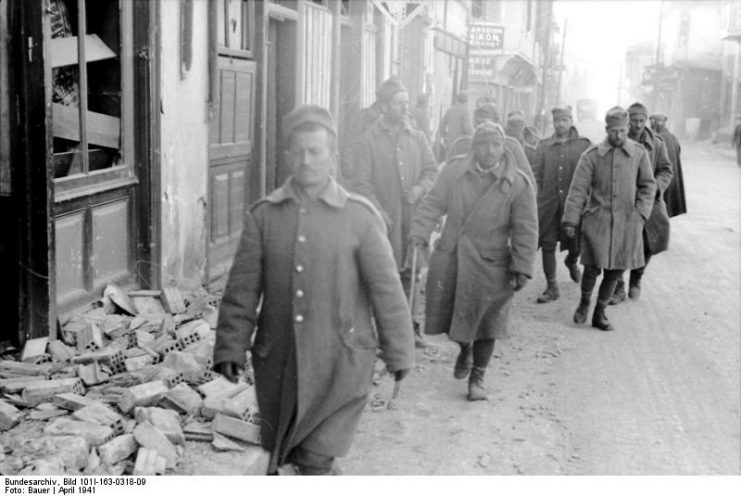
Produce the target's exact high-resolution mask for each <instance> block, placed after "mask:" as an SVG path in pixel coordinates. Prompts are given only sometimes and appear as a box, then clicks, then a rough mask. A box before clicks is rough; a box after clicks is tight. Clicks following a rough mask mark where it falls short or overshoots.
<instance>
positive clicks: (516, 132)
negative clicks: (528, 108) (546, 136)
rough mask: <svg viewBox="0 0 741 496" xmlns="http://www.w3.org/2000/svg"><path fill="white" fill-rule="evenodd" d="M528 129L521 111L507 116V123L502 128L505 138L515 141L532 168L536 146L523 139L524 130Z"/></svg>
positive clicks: (512, 112)
mask: <svg viewBox="0 0 741 496" xmlns="http://www.w3.org/2000/svg"><path fill="white" fill-rule="evenodd" d="M527 128H528V125H527V122H525V114H524V113H523V112H522V111H521V110H513V111H511V112H510V113H509V114H508V115H507V123H506V125H505V128H504V132H505V133H507V136H508V137H510V138H512V139H514V140H515V141H517V143H519V144H520V146H521V147H522V150H523V151H524V152H525V157H526V158H527V163H528V164H530V167H531V168H532V166H533V162H534V161H535V150H536V148H537V144H533V142H532V140H531V141H528V140H526V139H525V134H526V130H527Z"/></svg>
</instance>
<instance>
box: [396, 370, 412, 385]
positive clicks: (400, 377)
mask: <svg viewBox="0 0 741 496" xmlns="http://www.w3.org/2000/svg"><path fill="white" fill-rule="evenodd" d="M408 375H409V369H402V370H397V371H396V372H394V380H395V381H396V382H399V381H403V380H404V378H405V377H406V376H408Z"/></svg>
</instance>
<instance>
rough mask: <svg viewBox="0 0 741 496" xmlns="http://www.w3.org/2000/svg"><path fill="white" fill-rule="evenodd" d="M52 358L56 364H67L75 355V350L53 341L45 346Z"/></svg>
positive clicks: (60, 342)
mask: <svg viewBox="0 0 741 496" xmlns="http://www.w3.org/2000/svg"><path fill="white" fill-rule="evenodd" d="M47 349H48V350H49V353H50V354H51V356H52V358H54V360H56V361H58V362H67V361H69V360H70V359H71V358H72V357H74V356H75V354H76V353H77V352H76V350H75V349H73V348H71V347H69V346H67V345H66V344H64V343H63V342H62V341H60V340H58V339H55V340H54V341H50V342H49V345H48V346H47Z"/></svg>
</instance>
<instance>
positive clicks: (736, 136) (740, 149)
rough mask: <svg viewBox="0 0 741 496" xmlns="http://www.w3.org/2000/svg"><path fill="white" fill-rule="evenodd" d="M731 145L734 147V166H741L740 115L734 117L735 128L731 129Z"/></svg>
mask: <svg viewBox="0 0 741 496" xmlns="http://www.w3.org/2000/svg"><path fill="white" fill-rule="evenodd" d="M731 143H732V144H733V146H735V147H736V165H739V166H741V115H740V116H738V117H736V127H734V128H733V139H732V140H731Z"/></svg>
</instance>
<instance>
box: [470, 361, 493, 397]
mask: <svg viewBox="0 0 741 496" xmlns="http://www.w3.org/2000/svg"><path fill="white" fill-rule="evenodd" d="M485 373H486V369H482V368H481V367H473V368H472V369H471V375H470V376H469V377H468V401H484V400H488V399H489V396H488V395H487V394H486V389H485V388H484V374H485Z"/></svg>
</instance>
